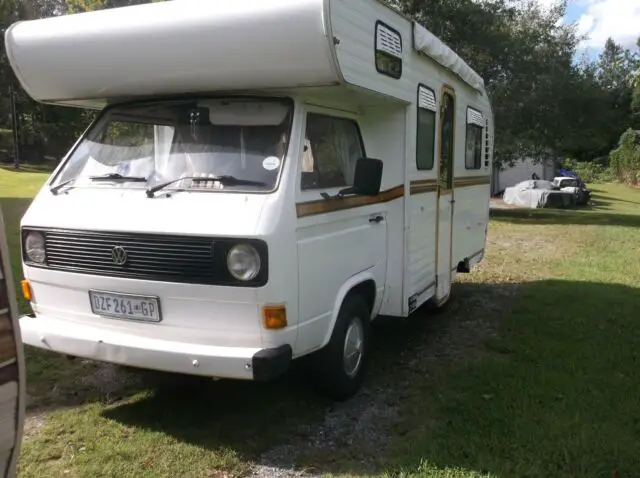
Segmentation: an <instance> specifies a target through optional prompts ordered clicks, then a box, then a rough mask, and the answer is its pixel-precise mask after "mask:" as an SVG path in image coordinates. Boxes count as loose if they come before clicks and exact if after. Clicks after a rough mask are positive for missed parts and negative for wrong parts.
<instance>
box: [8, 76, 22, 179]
mask: <svg viewBox="0 0 640 478" xmlns="http://www.w3.org/2000/svg"><path fill="white" fill-rule="evenodd" d="M9 99H10V102H11V129H12V131H13V166H14V167H15V168H16V169H20V134H19V133H18V110H17V108H16V91H15V89H14V87H13V78H9Z"/></svg>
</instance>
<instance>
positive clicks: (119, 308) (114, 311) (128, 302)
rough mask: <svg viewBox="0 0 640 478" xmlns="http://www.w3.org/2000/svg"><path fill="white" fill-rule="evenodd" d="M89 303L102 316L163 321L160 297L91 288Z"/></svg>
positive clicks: (93, 310) (154, 321) (92, 309)
mask: <svg viewBox="0 0 640 478" xmlns="http://www.w3.org/2000/svg"><path fill="white" fill-rule="evenodd" d="M89 303H90V305H91V311H92V312H93V313H94V314H96V315H100V316H102V317H108V318H112V319H122V320H132V321H136V322H153V323H158V322H161V321H162V312H161V310H160V298H159V297H153V296H143V295H134V294H123V293H120V292H107V291H101V290H90V291H89Z"/></svg>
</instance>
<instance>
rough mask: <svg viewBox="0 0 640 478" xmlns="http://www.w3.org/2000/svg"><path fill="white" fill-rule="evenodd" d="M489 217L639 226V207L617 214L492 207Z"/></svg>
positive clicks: (516, 221)
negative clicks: (626, 212)
mask: <svg viewBox="0 0 640 478" xmlns="http://www.w3.org/2000/svg"><path fill="white" fill-rule="evenodd" d="M491 219H493V220H495V221H499V222H509V223H513V224H530V225H536V224H539V225H551V224H558V225H562V224H567V225H569V224H574V225H583V226H588V225H598V226H607V225H609V226H624V227H640V208H639V209H638V215H636V214H617V213H611V212H608V211H607V210H606V209H604V210H603V209H598V208H585V209H492V210H491Z"/></svg>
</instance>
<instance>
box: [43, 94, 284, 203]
mask: <svg viewBox="0 0 640 478" xmlns="http://www.w3.org/2000/svg"><path fill="white" fill-rule="evenodd" d="M291 115H292V108H291V106H290V103H289V102H287V101H285V100H278V99H199V100H188V101H185V100H183V101H165V102H154V103H144V104H143V103H138V104H134V105H127V106H119V107H115V108H112V109H110V110H109V111H108V112H107V113H106V114H105V115H104V116H103V117H102V118H101V119H100V120H99V121H98V122H97V123H96V124H95V126H94V127H93V128H91V130H90V131H89V132H88V134H87V135H86V137H85V138H83V139H82V141H81V142H80V143H79V145H78V147H77V148H76V149H75V151H73V153H72V155H71V156H70V158H69V160H68V161H67V162H66V164H65V165H64V167H63V169H62V171H61V173H60V174H59V175H58V177H57V178H56V181H55V182H54V183H53V186H55V185H62V183H64V182H67V181H70V182H71V183H73V186H74V187H91V188H131V189H133V188H136V189H145V188H150V187H153V186H156V185H158V184H162V183H164V182H166V181H172V180H175V179H178V178H182V177H184V178H185V179H183V180H182V181H177V182H176V183H174V184H172V185H170V186H168V187H167V189H174V190H175V189H189V190H199V191H201V190H212V189H213V190H232V191H240V190H242V191H271V190H273V189H275V187H276V182H277V180H278V176H279V173H280V169H281V167H282V162H283V159H284V156H285V153H286V148H287V144H288V136H289V130H290V124H291ZM220 176H231V177H234V178H236V179H238V180H239V181H238V182H229V181H214V180H212V181H202V180H200V181H197V180H196V181H194V180H193V179H187V177H196V178H200V177H211V178H214V177H220ZM242 181H244V182H242Z"/></svg>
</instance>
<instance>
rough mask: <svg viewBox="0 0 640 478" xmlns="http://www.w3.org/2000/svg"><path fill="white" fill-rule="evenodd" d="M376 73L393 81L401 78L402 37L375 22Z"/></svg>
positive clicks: (395, 31) (398, 33) (392, 29)
mask: <svg viewBox="0 0 640 478" xmlns="http://www.w3.org/2000/svg"><path fill="white" fill-rule="evenodd" d="M375 48H376V56H375V58H376V71H377V72H378V73H380V74H382V75H385V76H389V77H391V78H393V79H395V80H398V79H400V77H401V76H402V36H400V32H398V31H397V30H396V29H394V28H391V27H390V26H389V25H386V24H384V23H382V22H381V21H377V22H376V45H375Z"/></svg>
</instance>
